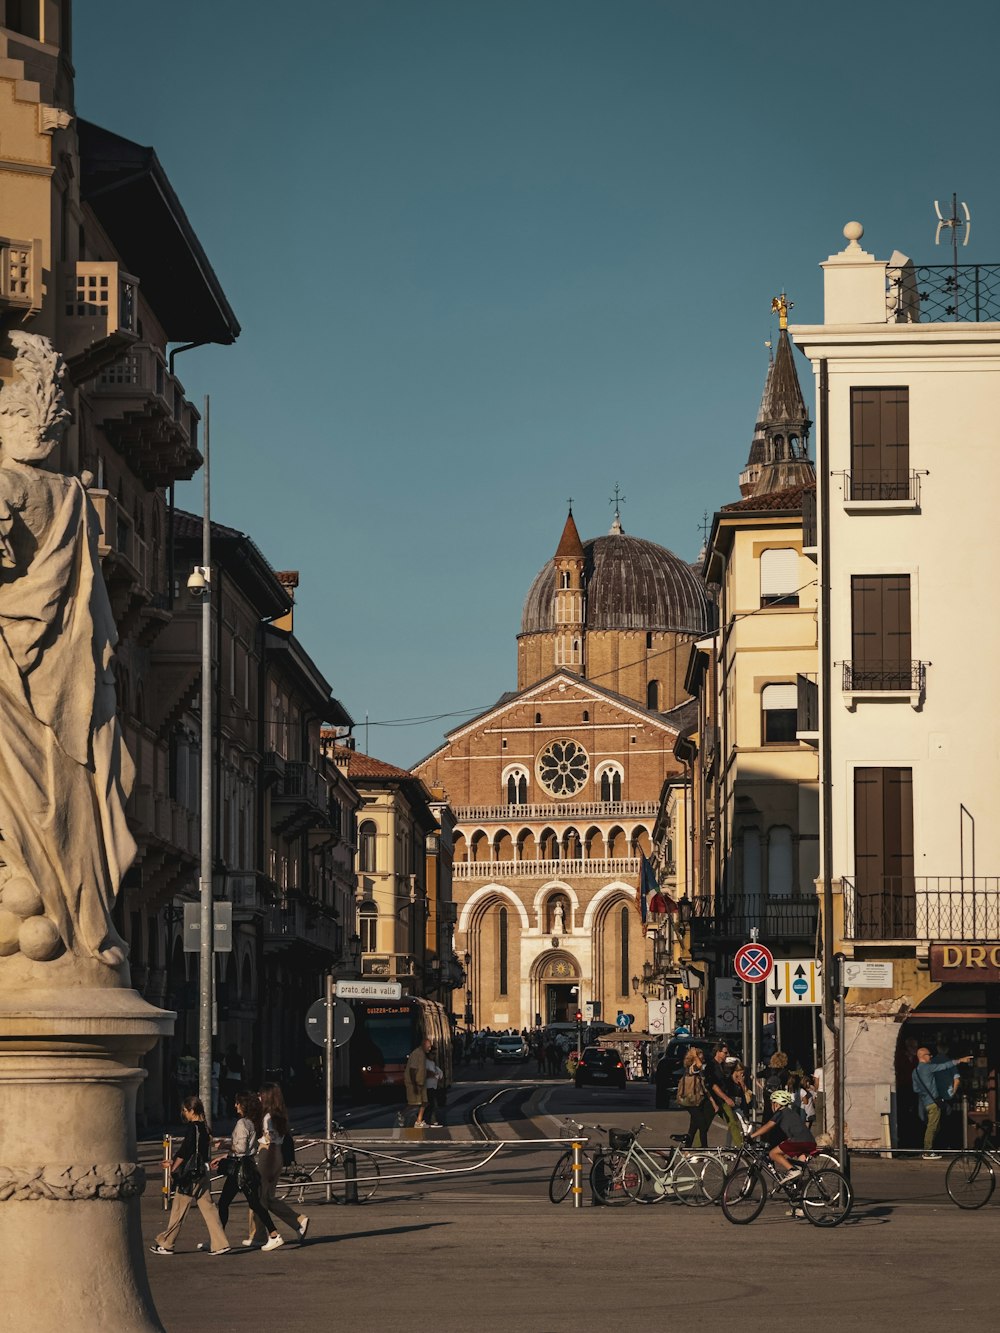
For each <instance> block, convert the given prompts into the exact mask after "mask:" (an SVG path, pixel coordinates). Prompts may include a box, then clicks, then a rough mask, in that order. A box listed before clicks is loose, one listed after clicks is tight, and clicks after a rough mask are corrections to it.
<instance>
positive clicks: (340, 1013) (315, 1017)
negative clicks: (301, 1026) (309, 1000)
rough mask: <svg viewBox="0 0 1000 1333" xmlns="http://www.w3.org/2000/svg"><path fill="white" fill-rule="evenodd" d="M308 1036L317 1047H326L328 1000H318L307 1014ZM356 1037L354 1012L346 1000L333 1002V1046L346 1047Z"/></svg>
mask: <svg viewBox="0 0 1000 1333" xmlns="http://www.w3.org/2000/svg"><path fill="white" fill-rule="evenodd" d="M306 1035H307V1036H308V1037H309V1039H310V1040H311V1041H314V1042H315V1043H316V1045H317V1046H325V1045H326V1000H317V1001H316V1002H315V1004H311V1005H310V1006H309V1012H308V1013H307V1014H306ZM353 1036H354V1010H353V1009H352V1008H351V1006H350V1005H349V1004H348V1003H347V1002H346V1001H345V1000H334V1002H333V1044H334V1047H335V1048H339V1047H341V1046H346V1045H347V1043H348V1042H349V1041H350V1040H351V1038H352V1037H353Z"/></svg>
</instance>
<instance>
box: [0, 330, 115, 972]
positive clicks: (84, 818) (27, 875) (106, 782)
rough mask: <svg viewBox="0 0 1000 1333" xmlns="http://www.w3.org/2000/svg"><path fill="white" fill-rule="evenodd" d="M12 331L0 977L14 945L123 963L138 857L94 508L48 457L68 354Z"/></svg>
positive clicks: (0, 622)
mask: <svg viewBox="0 0 1000 1333" xmlns="http://www.w3.org/2000/svg"><path fill="white" fill-rule="evenodd" d="M10 339H11V342H12V343H13V344H14V347H15V348H16V350H17V359H16V361H15V362H14V371H15V378H14V379H13V380H12V381H11V382H10V383H8V384H7V385H6V386H4V387H3V388H2V390H0V837H2V839H3V841H2V842H0V862H2V863H3V868H2V869H0V986H2V985H3V979H4V972H5V970H6V967H7V966H8V965H9V964H10V963H12V962H13V955H17V954H20V955H21V956H22V957H24V958H26V959H30V960H32V961H33V962H35V963H49V962H51V961H52V960H55V959H58V958H62V957H64V956H66V955H70V956H75V957H76V958H78V959H80V958H86V959H90V960H99V962H100V963H103V964H106V965H107V966H108V967H109V968H112V969H113V968H117V967H118V966H119V965H120V964H122V963H123V962H124V958H125V952H124V946H123V942H122V940H121V939H120V937H119V936H118V934H117V932H116V931H115V928H114V926H113V924H112V921H111V911H112V908H113V906H114V900H115V897H116V895H117V892H118V887H119V884H120V882H121V877H122V875H123V873H124V872H125V870H126V869H127V868H128V866H129V864H130V862H131V861H132V859H133V857H134V855H135V843H134V841H133V839H132V835H131V834H130V833H129V831H128V828H127V826H126V822H125V801H126V799H127V797H128V794H129V791H130V790H131V786H132V779H133V771H134V770H133V766H132V762H131V759H130V758H129V755H128V752H127V750H126V749H125V746H124V744H123V741H122V735H121V730H120V728H119V725H118V720H117V717H116V713H115V682H114V676H113V674H112V669H111V664H112V659H113V655H114V645H115V643H116V640H117V633H116V630H115V624H114V618H113V616H112V612H111V605H110V602H109V601H108V594H107V590H106V588H105V585H104V579H103V576H102V574H101V569H100V564H99V560H98V554H97V535H98V530H97V519H96V515H95V513H94V510H93V507H92V505H91V504H90V503H89V501H88V498H87V493H86V490H85V489H84V486H83V483H82V482H81V481H80V480H79V478H77V477H70V476H66V475H64V474H62V473H59V472H54V471H50V470H49V468H48V466H47V464H46V460H47V459H48V457H49V455H50V454H51V452H52V450H53V449H54V448H55V447H56V446H57V444H58V443H59V440H60V439H61V437H62V433H63V430H64V428H65V422H66V418H67V417H68V416H69V415H70V414H69V412H68V411H67V408H66V405H65V398H64V395H63V389H62V379H63V375H64V371H65V364H64V362H63V359H62V357H61V356H60V355H59V354H58V353H57V352H55V351H54V350H53V348H52V345H51V343H50V342H49V340H48V339H47V338H42V337H40V336H38V335H37V334H30V333H23V332H17V331H15V332H13V333H11V334H10ZM123 979H124V978H123Z"/></svg>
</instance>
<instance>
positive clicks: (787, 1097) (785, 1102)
mask: <svg viewBox="0 0 1000 1333" xmlns="http://www.w3.org/2000/svg"><path fill="white" fill-rule="evenodd" d="M794 1101H795V1094H794V1093H791V1092H789V1091H788V1090H787V1089H786V1088H775V1090H774V1091H773V1092H772V1093H771V1105H772V1106H791V1105H792V1103H793V1102H794Z"/></svg>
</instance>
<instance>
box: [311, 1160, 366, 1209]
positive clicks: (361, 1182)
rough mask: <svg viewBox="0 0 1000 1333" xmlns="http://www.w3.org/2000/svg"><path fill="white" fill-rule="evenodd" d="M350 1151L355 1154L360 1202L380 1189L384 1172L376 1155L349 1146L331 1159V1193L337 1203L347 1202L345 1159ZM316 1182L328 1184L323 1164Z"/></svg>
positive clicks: (355, 1182) (356, 1180)
mask: <svg viewBox="0 0 1000 1333" xmlns="http://www.w3.org/2000/svg"><path fill="white" fill-rule="evenodd" d="M349 1152H350V1153H353V1154H354V1171H355V1179H354V1184H355V1186H356V1187H357V1191H358V1203H364V1202H365V1200H366V1199H370V1198H371V1197H372V1195H373V1194H374V1193H375V1191H376V1190H377V1189H378V1183H379V1180H380V1178H381V1175H382V1172H381V1170H380V1169H379V1164H378V1161H377V1160H376V1159H375V1158H374V1157H372V1156H371V1155H370V1154H369V1153H366V1152H358V1151H357V1150H356V1149H354V1148H347V1149H345V1150H344V1151H343V1152H341V1153H339V1154H338V1155H337V1157H336V1158H333V1159H331V1162H330V1194H331V1196H332V1197H333V1199H335V1200H336V1202H337V1203H346V1202H347V1165H346V1162H345V1160H344V1159H345V1157H346V1155H347V1153H349ZM315 1183H316V1184H318V1185H320V1186H323V1187H325V1185H326V1175H325V1171H324V1168H323V1167H322V1166H320V1167H319V1169H318V1170H317V1172H316V1176H315Z"/></svg>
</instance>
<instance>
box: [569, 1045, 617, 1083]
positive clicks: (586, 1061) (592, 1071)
mask: <svg viewBox="0 0 1000 1333" xmlns="http://www.w3.org/2000/svg"><path fill="white" fill-rule="evenodd" d="M627 1077H628V1076H627V1074H626V1072H625V1066H624V1065H623V1064H622V1058H621V1056H620V1055H619V1054H618V1052H617V1051H609V1050H604V1049H602V1048H601V1047H599V1046H588V1047H587V1048H586V1049H585V1050H584V1052H583V1055H581V1057H580V1063H579V1064H578V1065H577V1067H576V1074H575V1075H574V1076H573V1082H574V1083H575V1084H576V1086H577V1087H578V1088H582V1087H583V1086H584V1084H588V1083H589V1084H590V1085H591V1086H592V1087H597V1086H598V1085H600V1084H605V1085H608V1086H610V1087H614V1088H624V1086H625V1080H626V1078H627Z"/></svg>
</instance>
